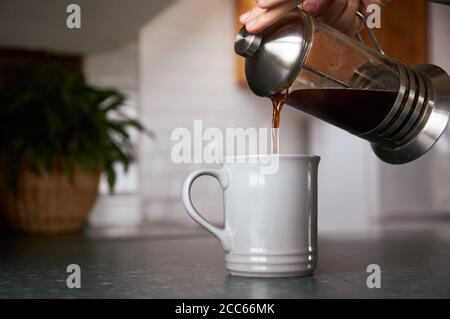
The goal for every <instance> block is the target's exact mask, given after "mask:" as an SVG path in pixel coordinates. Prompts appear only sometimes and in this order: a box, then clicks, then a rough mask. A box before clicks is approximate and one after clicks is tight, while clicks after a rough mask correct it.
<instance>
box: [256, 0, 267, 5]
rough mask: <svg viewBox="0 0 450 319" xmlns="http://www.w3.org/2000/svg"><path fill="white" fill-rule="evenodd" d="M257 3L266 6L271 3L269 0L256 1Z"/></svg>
mask: <svg viewBox="0 0 450 319" xmlns="http://www.w3.org/2000/svg"><path fill="white" fill-rule="evenodd" d="M256 2H257V3H258V4H259V5H262V6H263V5H265V4H267V3H268V2H269V1H268V0H256Z"/></svg>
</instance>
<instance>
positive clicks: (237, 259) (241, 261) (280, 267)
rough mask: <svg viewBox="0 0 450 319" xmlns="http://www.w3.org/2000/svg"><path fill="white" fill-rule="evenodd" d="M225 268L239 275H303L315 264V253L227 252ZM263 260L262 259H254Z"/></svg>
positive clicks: (312, 269) (312, 270)
mask: <svg viewBox="0 0 450 319" xmlns="http://www.w3.org/2000/svg"><path fill="white" fill-rule="evenodd" d="M225 259H226V268H227V270H228V271H229V272H230V273H231V275H233V276H241V277H265V278H269V277H303V276H311V275H312V274H313V273H314V270H315V269H316V265H317V254H316V253H301V252H299V253H296V254H292V253H291V254H277V255H275V254H271V255H269V254H265V255H253V254H244V253H228V254H227V255H226V257H225ZM256 260H263V261H259V262H258V261H256Z"/></svg>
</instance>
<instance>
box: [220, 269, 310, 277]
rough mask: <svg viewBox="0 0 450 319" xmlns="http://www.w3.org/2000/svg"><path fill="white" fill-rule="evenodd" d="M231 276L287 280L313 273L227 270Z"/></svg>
mask: <svg viewBox="0 0 450 319" xmlns="http://www.w3.org/2000/svg"><path fill="white" fill-rule="evenodd" d="M229 273H230V274H231V275H232V276H236V277H251V278H287V277H306V276H313V275H314V271H299V272H291V273H270V272H267V273H264V272H248V271H232V270H229Z"/></svg>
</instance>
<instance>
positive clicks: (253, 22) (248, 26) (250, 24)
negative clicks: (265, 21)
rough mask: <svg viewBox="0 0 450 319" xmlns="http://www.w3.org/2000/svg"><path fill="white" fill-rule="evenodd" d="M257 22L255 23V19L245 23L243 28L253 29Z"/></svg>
mask: <svg viewBox="0 0 450 319" xmlns="http://www.w3.org/2000/svg"><path fill="white" fill-rule="evenodd" d="M257 22H258V21H257V20H256V19H253V20H250V21H249V22H247V23H246V24H245V26H246V27H247V28H251V27H254V26H255V25H256V23H257Z"/></svg>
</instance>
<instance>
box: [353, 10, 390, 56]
mask: <svg viewBox="0 0 450 319" xmlns="http://www.w3.org/2000/svg"><path fill="white" fill-rule="evenodd" d="M356 16H357V17H358V18H359V19H360V20H361V22H362V23H363V24H364V26H365V27H366V30H367V32H369V36H370V39H371V40H372V42H373V44H374V45H375V47H376V48H377V50H378V52H380V53H381V54H382V55H386V54H385V53H384V51H383V48H382V47H381V44H380V41H378V39H377V37H376V35H375V33H373V31H372V29H371V28H370V27H369V25H368V24H367V20H366V17H364V15H363V14H362V13H361V12H359V11H357V12H356ZM356 38H357V39H358V40H359V42H361V43H363V44H365V45H366V43H365V41H364V39H363V38H362V36H361V34H359V32H358V33H357V34H356Z"/></svg>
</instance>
